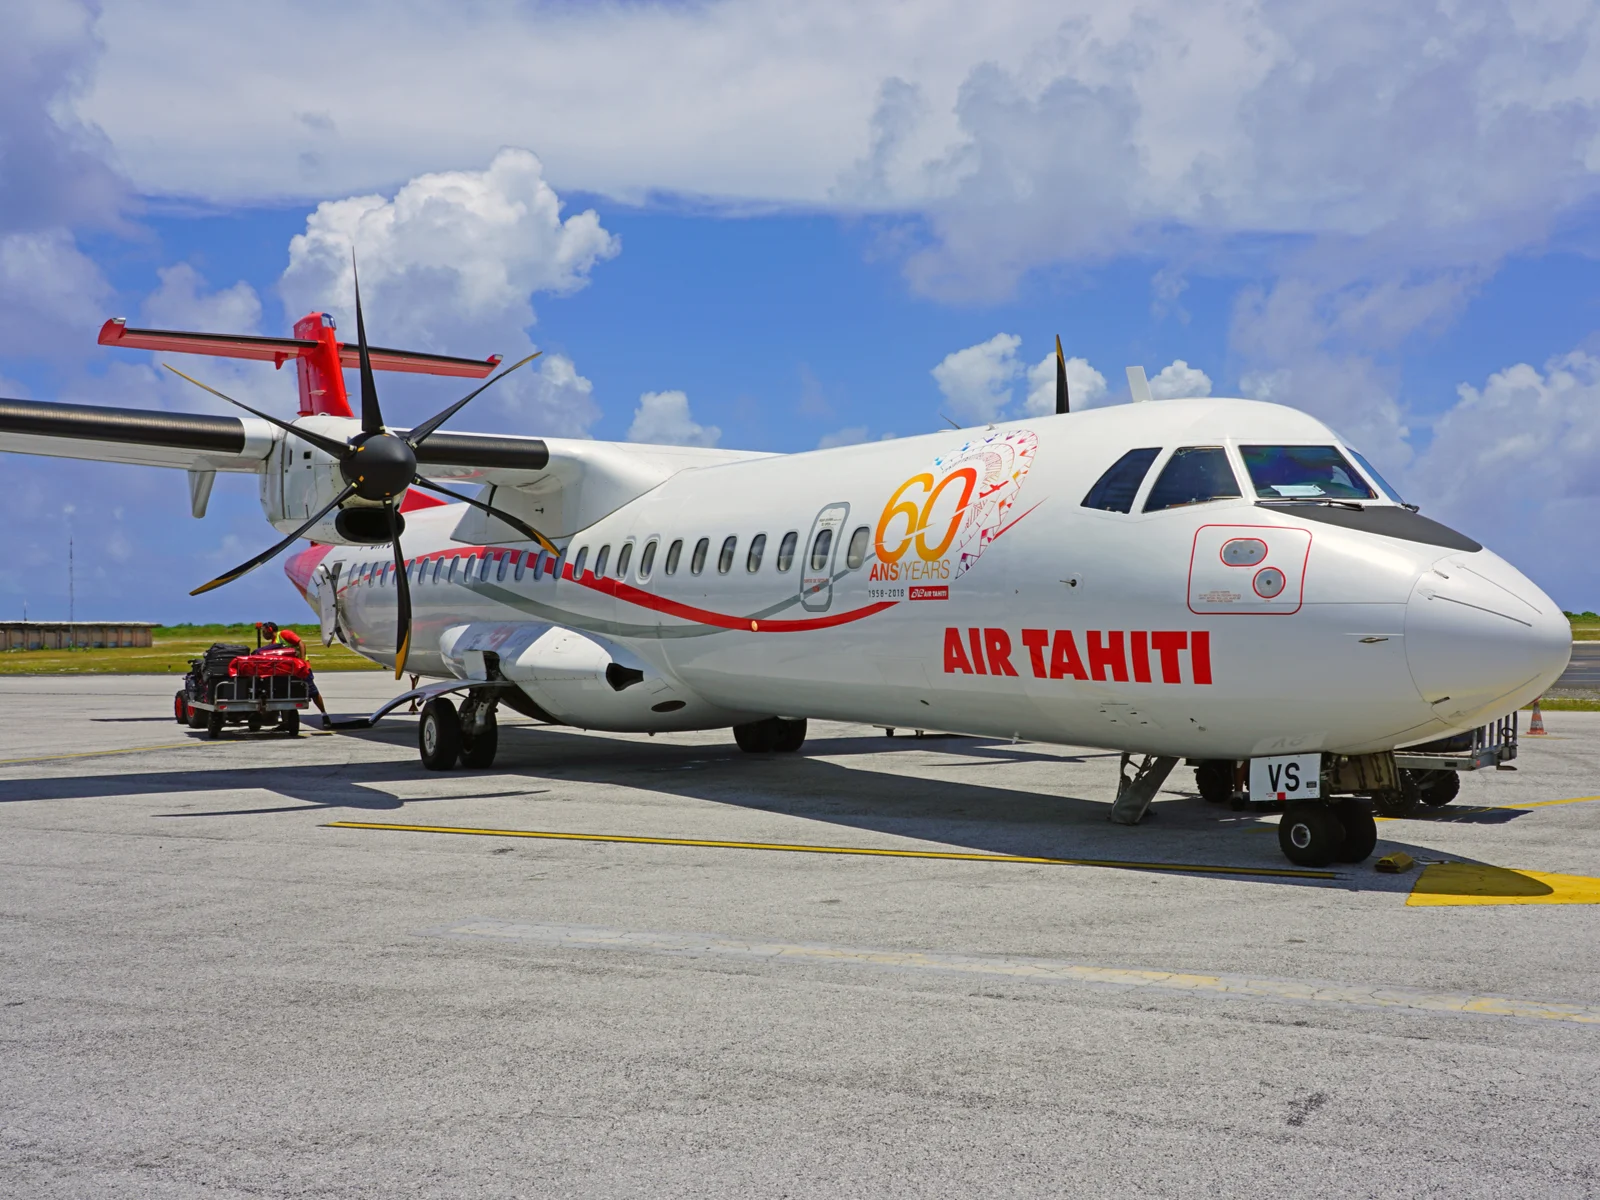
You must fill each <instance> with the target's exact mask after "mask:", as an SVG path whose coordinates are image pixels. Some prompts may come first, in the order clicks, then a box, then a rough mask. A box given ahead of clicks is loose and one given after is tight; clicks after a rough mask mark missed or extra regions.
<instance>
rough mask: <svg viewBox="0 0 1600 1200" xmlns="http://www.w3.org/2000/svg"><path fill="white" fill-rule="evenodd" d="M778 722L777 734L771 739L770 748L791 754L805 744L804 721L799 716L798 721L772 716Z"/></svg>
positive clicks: (780, 752)
mask: <svg viewBox="0 0 1600 1200" xmlns="http://www.w3.org/2000/svg"><path fill="white" fill-rule="evenodd" d="M773 719H774V720H776V721H777V722H778V734H777V737H776V738H775V739H774V741H773V746H772V748H773V749H774V750H776V751H777V752H778V753H779V754H793V753H794V752H795V751H796V750H798V749H800V747H801V746H804V745H805V744H806V721H805V718H804V717H801V718H800V719H799V720H798V721H785V720H784V719H783V718H782V717H775V718H773Z"/></svg>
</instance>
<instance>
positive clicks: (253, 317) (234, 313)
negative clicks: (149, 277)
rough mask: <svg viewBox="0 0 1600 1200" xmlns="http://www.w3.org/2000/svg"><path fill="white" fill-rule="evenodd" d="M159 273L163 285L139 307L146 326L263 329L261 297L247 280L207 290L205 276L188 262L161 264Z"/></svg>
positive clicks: (207, 330) (229, 330)
mask: <svg viewBox="0 0 1600 1200" xmlns="http://www.w3.org/2000/svg"><path fill="white" fill-rule="evenodd" d="M156 275H157V277H158V278H159V279H160V280H161V286H160V287H159V288H157V289H156V290H155V291H154V292H152V293H150V295H148V296H146V297H145V298H144V302H143V303H142V304H141V305H140V306H139V315H140V317H141V318H143V320H144V323H145V324H146V325H154V326H157V327H159V328H162V329H192V330H196V331H197V332H201V333H259V332H260V331H261V298H260V297H259V296H257V295H256V290H255V288H253V287H251V286H250V285H249V284H248V283H246V282H245V281H244V280H242V279H241V280H240V281H239V282H238V283H236V284H234V285H233V286H232V287H229V288H219V289H218V290H216V291H213V292H207V291H206V290H205V288H206V281H205V278H204V277H203V276H202V275H201V274H200V272H199V271H197V270H195V269H194V267H192V266H190V265H189V264H188V263H178V264H177V265H176V266H171V267H162V268H161V269H159V270H158V271H157V272H156Z"/></svg>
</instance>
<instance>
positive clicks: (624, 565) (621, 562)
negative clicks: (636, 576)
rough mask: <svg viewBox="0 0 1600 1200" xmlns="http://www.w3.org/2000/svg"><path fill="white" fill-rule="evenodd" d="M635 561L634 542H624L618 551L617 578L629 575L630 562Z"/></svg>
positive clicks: (624, 577)
mask: <svg viewBox="0 0 1600 1200" xmlns="http://www.w3.org/2000/svg"><path fill="white" fill-rule="evenodd" d="M632 561H633V543H632V542H623V543H622V548H621V549H620V550H618V551H617V578H618V579H626V578H627V577H628V564H629V563H630V562H632Z"/></svg>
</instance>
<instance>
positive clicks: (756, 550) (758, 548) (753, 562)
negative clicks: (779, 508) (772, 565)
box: [744, 533, 767, 575]
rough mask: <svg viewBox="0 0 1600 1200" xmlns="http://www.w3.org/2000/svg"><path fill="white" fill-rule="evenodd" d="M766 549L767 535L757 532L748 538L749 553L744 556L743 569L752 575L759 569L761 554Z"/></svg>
mask: <svg viewBox="0 0 1600 1200" xmlns="http://www.w3.org/2000/svg"><path fill="white" fill-rule="evenodd" d="M766 549H767V535H766V534H764V533H758V534H756V535H755V537H753V538H751V539H750V553H749V554H747V555H746V556H745V560H744V569H745V570H746V571H749V572H750V574H752V575H754V574H755V573H756V572H757V571H759V570H761V556H762V554H764V553H765V552H766Z"/></svg>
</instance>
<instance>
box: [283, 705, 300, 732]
mask: <svg viewBox="0 0 1600 1200" xmlns="http://www.w3.org/2000/svg"><path fill="white" fill-rule="evenodd" d="M278 732H279V733H284V734H288V735H289V736H290V737H299V736H300V710H299V709H297V708H286V709H284V710H283V716H281V717H279V718H278Z"/></svg>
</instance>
